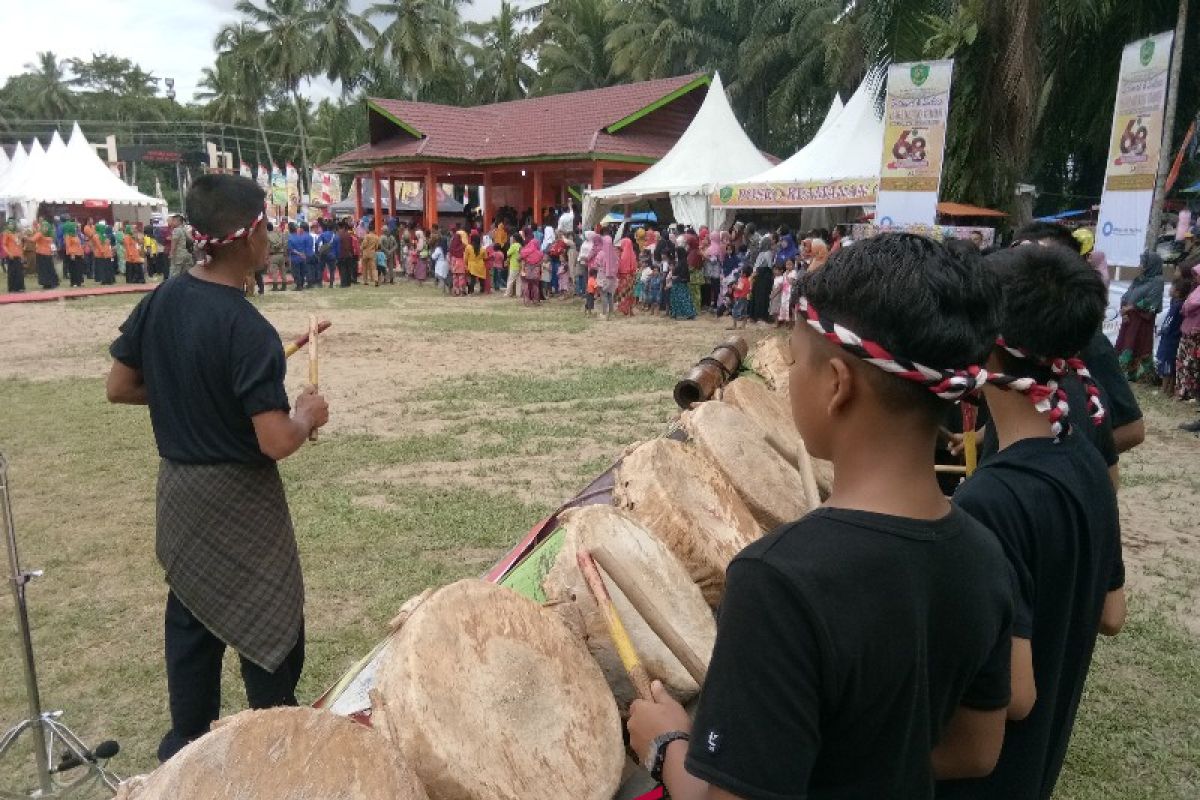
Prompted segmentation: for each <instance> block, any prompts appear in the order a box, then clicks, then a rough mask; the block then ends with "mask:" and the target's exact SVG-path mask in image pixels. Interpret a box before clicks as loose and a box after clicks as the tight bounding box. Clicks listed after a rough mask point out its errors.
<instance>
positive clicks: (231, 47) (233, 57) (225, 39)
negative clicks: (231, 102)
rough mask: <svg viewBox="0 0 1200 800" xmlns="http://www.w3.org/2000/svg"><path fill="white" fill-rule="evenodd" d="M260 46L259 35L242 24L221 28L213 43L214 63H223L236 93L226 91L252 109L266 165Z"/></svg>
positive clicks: (265, 86)
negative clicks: (215, 51)
mask: <svg viewBox="0 0 1200 800" xmlns="http://www.w3.org/2000/svg"><path fill="white" fill-rule="evenodd" d="M261 46H262V35H261V34H260V33H259V32H258V31H256V30H255V29H254V27H253V26H252V25H250V24H248V23H246V22H241V23H238V24H236V25H227V26H225V27H224V28H222V29H221V31H220V32H219V33H218V34H217V37H216V39H215V40H214V47H215V48H216V49H217V60H218V61H220V60H221V59H224V60H225V62H226V64H227V65H228V67H229V72H230V73H231V75H232V80H233V81H235V82H236V84H237V86H236V90H235V89H234V87H232V86H227V90H228V92H229V93H230V94H231V95H236V96H240V97H241V98H242V100H243V101H244V102H245V103H246V104H247V106H249V107H251V108H252V111H253V115H254V121H255V123H256V124H257V125H258V132H259V135H260V136H262V141H263V147H264V148H266V156H267V161H268V162H273V161H274V158H273V157H272V154H271V143H270V141H268V140H267V131H266V127H265V125H264V124H263V106H264V104H265V103H266V99H267V95H268V94H269V88H270V81H269V80H268V77H267V75H266V73H265V71H264V69H263V66H262V63H261V62H260V60H259V58H258V51H259V48H260V47H261ZM219 66H220V65H218V67H219Z"/></svg>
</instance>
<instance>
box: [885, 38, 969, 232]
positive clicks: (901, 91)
mask: <svg viewBox="0 0 1200 800" xmlns="http://www.w3.org/2000/svg"><path fill="white" fill-rule="evenodd" d="M953 73H954V61H953V60H946V61H919V62H913V63H908V64H892V65H891V67H889V68H888V85H887V100H886V102H885V104H884V111H883V122H884V126H885V127H884V133H883V164H882V166H881V168H880V171H879V199H878V201H877V202H876V206H875V219H876V220H877V221H878V223H879V226H880V227H881V228H890V227H905V226H908V225H933V224H934V223H935V222H937V201H938V190H939V188H940V187H941V183H942V156H943V153H944V151H945V149H946V120H947V117H948V116H949V113H950V80H951V77H952V76H953Z"/></svg>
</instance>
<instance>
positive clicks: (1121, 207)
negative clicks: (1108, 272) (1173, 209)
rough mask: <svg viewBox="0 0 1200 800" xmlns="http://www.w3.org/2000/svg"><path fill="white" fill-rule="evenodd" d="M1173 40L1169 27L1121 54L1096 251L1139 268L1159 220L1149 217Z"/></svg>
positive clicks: (1116, 262) (1119, 263)
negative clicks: (1151, 229) (1151, 230)
mask: <svg viewBox="0 0 1200 800" xmlns="http://www.w3.org/2000/svg"><path fill="white" fill-rule="evenodd" d="M1174 39H1175V32H1174V31H1167V32H1166V33H1160V34H1158V35H1157V36H1151V37H1149V38H1148V39H1143V40H1142V41H1138V42H1133V43H1132V44H1128V45H1126V46H1125V50H1124V51H1123V52H1122V53H1121V75H1120V77H1119V78H1118V79H1117V102H1116V107H1115V109H1114V110H1113V126H1112V135H1111V136H1110V137H1109V142H1108V165H1107V168H1106V169H1105V172H1104V192H1103V194H1101V196H1100V219H1099V222H1098V223H1097V225H1096V249H1097V250H1101V251H1103V252H1104V254H1105V256H1107V257H1108V263H1109V264H1112V265H1114V266H1122V267H1136V266H1137V265H1138V264H1139V263H1141V262H1140V259H1141V255H1142V250H1143V249H1145V246H1146V228H1147V227H1148V226H1149V225H1151V224H1155V225H1157V224H1158V221H1157V220H1151V219H1150V207H1151V205H1153V203H1154V183H1155V181H1156V180H1157V179H1158V156H1159V151H1160V150H1161V148H1162V136H1163V107H1164V106H1165V105H1166V100H1167V82H1168V81H1167V79H1168V74H1169V70H1170V66H1171V45H1172V43H1173V42H1174Z"/></svg>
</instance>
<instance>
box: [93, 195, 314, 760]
mask: <svg viewBox="0 0 1200 800" xmlns="http://www.w3.org/2000/svg"><path fill="white" fill-rule="evenodd" d="M264 200H265V196H264V194H263V191H262V189H260V188H259V187H258V186H257V185H256V184H255V183H254V182H253V181H251V180H248V179H246V178H240V177H237V176H233V175H205V176H204V177H202V178H199V179H198V180H197V181H196V182H195V183H194V184H193V185H192V188H191V190H190V191H189V192H188V197H187V207H188V211H189V212H190V213H191V219H192V226H193V231H194V233H193V236H194V237H195V238H196V239H197V242H198V243H199V244H200V246H201V248H202V249H203V250H205V251H206V255H207V260H206V261H205V262H204V263H202V264H199V265H197V266H193V267H192V268H191V269H190V270H188V271H187V272H184V273H182V274H180V275H179V276H178V277H176V278H174V279H173V280H169V281H165V282H164V283H163V284H162V285H161V286H159V287H158V288H157V289H155V290H154V291H153V292H151V293H150V294H148V295H146V297H145V298H144V299H143V300H142V301H141V302H140V303H138V305H137V307H136V308H135V309H134V310H133V313H132V314H130V315H129V319H128V320H126V321H125V324H123V325H122V326H121V335H120V337H118V338H117V340H116V341H115V342H113V345H112V348H111V352H112V356H113V365H112V370H111V372H110V373H109V376H108V399H109V401H110V402H113V403H131V404H136V405H149V406H150V421H151V423H152V424H153V426H154V438H155V441H156V442H157V444H158V452H159V455H160V456H161V457H162V460H161V462H160V465H159V473H158V489H157V493H156V494H157V497H156V501H157V519H156V525H155V528H156V542H155V551H156V554H157V556H158V560H159V563H160V564H162V566H163V569H164V570H165V571H166V579H167V584H168V586H169V590H168V592H167V610H166V625H165V627H166V637H165V639H166V642H165V643H166V661H167V690H168V694H169V695H170V706H171V730H170V731H169V732H168V733H167V735H166V736H165V737H163V740H162V742H161V744H160V745H159V748H158V757H159V759H160V760H162V761H165V760H167V759H168V758H170V757H171V756H172V755H174V754H175V753H176V752H177V751H178V750H179V749H180V748H182V747H183V746H184V745H186V744H187V743H188V742H190V741H192V740H193V739H195V738H197V737H199V736H202V735H203V734H204V733H206V732H207V731H208V728H209V724H210V723H211V722H213V721H214V720H216V719H217V717H218V716H219V714H220V711H221V662H222V658H223V656H224V653H225V648H226V645H228V646H231V647H233V648H234V649H235V650H237V652H238V654H239V655H240V656H241V671H242V678H243V680H244V682H245V684H246V695H247V699H248V700H249V703H250V706H251V707H252V708H269V707H271V706H278V705H295V704H296V684H297V682H298V681H299V680H300V671H301V669H302V667H303V665H304V583H303V578H302V576H301V574H300V559H299V554H298V553H297V550H296V538H295V534H294V532H293V530H292V520H291V515H290V513H289V512H288V505H287V498H286V497H285V496H284V490H283V483H282V481H281V480H280V478H279V470H278V468H277V467H276V464H275V462H276V461H278V460H280V459H283V458H287V457H288V456H290V455H291V454H292V453H294V452H296V451H297V450H298V449H300V446H301V445H302V444H303V443H304V442H305V440H306V439H307V438H308V435H309V433H310V432H311V431H312V430H314V429H316V428H319V427H320V426H322V425H324V424H325V422H326V421H327V420H328V419H329V409H328V407H327V406H326V404H325V401H324V399H322V398H321V397H320V396H319V395H317V394H316V391H315V390H314V389H313V388H312V387H311V386H310V387H308V388H306V389H305V390H304V392H303V393H302V394H301V395H300V396H299V397H298V398H297V400H296V408H295V411H293V412H292V413H291V414H290V415H289V410H290V409H289V405H288V398H287V395H286V393H285V392H284V385H283V379H284V375H285V373H286V372H287V363H286V361H285V360H284V355H283V346H282V344H281V343H280V341H279V335H278V334H277V333H276V332H275V329H274V328H272V327H271V324H270V323H268V322H267V321H266V319H264V318H263V316H262V315H261V314H259V313H258V311H257V309H255V308H254V306H253V305H251V304H250V303H249V302H248V301H247V300H246V298H245V297H244V296H243V295H242V285H243V283H244V281H245V279H246V277H247V276H249V275H252V274H253V273H254V272H255V270H257V269H258V268H259V266H260V265H261V264H263V263H264V261H265V259H266V257H267V254H268V251H269V249H270V243H269V241H268V238H267V229H266V225H265V224H264V220H263V203H264Z"/></svg>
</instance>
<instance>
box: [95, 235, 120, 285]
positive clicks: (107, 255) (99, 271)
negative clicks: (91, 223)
mask: <svg viewBox="0 0 1200 800" xmlns="http://www.w3.org/2000/svg"><path fill="white" fill-rule="evenodd" d="M109 235H110V234H109V230H108V225H106V224H105V223H103V222H99V223H97V224H96V226H95V228H93V229H92V234H91V237H90V238H91V240H92V255H93V256H94V258H95V267H94V269H95V275H96V282H97V283H99V284H101V285H103V286H112V285H113V284H114V283H115V282H116V280H117V278H116V275H117V272H116V269H115V267H114V266H113V247H112V240H111V239H109V238H108V237H109Z"/></svg>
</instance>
